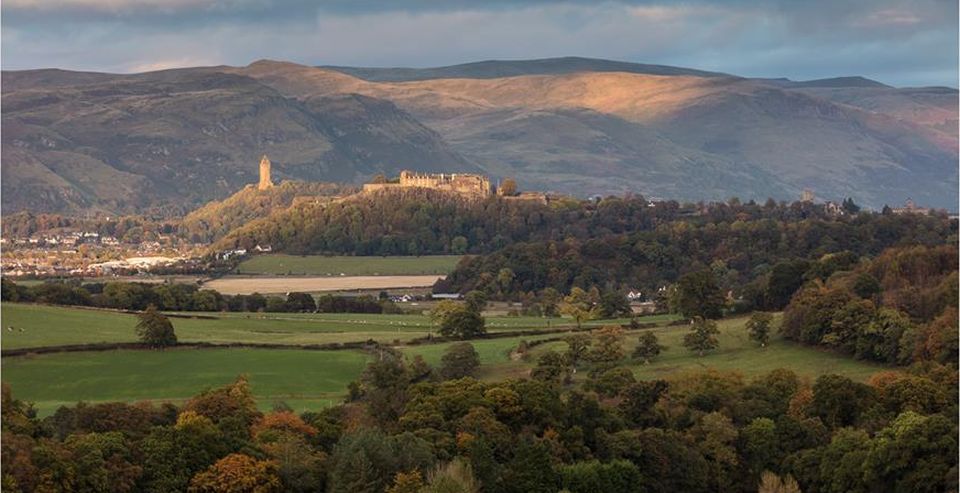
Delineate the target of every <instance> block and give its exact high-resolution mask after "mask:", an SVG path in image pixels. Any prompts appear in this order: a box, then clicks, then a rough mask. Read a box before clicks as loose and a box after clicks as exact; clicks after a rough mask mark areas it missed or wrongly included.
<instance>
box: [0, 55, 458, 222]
mask: <svg viewBox="0 0 960 493" xmlns="http://www.w3.org/2000/svg"><path fill="white" fill-rule="evenodd" d="M60 73H61V72H59V71H58V72H57V73H51V72H50V71H26V72H4V74H3V91H4V92H3V106H4V110H3V127H4V132H3V140H2V146H3V155H4V158H5V159H4V160H5V162H4V166H3V177H2V178H3V183H4V184H3V208H4V211H5V212H7V211H9V212H15V211H18V210H31V211H55V212H72V213H79V212H88V211H103V212H112V213H130V212H137V211H159V212H166V213H171V214H181V213H184V212H186V211H189V210H191V209H193V208H194V207H196V206H199V205H202V204H204V203H206V202H208V201H210V200H213V199H221V198H224V197H226V196H228V195H229V194H231V193H233V192H234V191H236V190H238V189H240V188H242V187H243V186H244V185H246V184H248V183H253V182H255V181H256V174H257V166H256V164H257V161H258V160H259V156H260V155H261V154H264V153H266V154H268V155H269V156H270V158H271V159H272V160H273V162H274V168H273V170H274V177H275V181H279V180H283V179H300V180H309V181H335V182H358V181H361V180H363V179H365V178H367V177H369V176H372V175H373V174H375V173H378V172H385V173H391V174H396V173H397V172H399V171H400V170H401V169H404V168H407V167H416V168H418V169H424V170H430V171H440V170H443V169H446V168H444V167H445V166H455V167H459V168H463V169H465V170H475V169H476V168H473V167H472V166H470V165H469V164H468V163H467V162H466V160H465V159H464V158H463V157H461V156H459V155H458V154H457V153H456V152H455V151H452V150H451V149H449V147H448V146H447V145H446V144H445V143H444V142H443V141H442V139H441V138H440V137H439V136H438V135H437V134H436V133H435V132H433V131H432V130H430V129H428V128H426V127H424V126H423V125H422V124H420V123H419V122H418V121H416V120H415V119H414V118H413V117H411V116H410V115H408V114H407V113H405V112H404V111H402V110H400V109H398V108H397V107H396V106H394V105H393V104H392V103H390V102H388V101H383V100H376V99H373V98H370V97H364V96H359V95H349V94H338V95H332V96H329V97H323V98H314V99H312V100H309V101H300V100H296V99H292V98H286V97H284V96H283V95H281V94H280V93H278V92H277V91H276V90H274V89H272V88H270V87H268V86H266V85H264V84H261V83H259V82H258V81H256V80H254V79H251V78H249V77H243V76H239V75H234V74H227V73H223V72H220V71H216V70H208V69H198V70H192V69H187V70H171V71H164V72H153V73H147V74H138V75H131V76H122V75H116V76H113V75H106V74H99V75H98V76H96V77H94V76H83V77H80V76H67V77H63V78H61V77H58V75H59V74H60ZM67 74H69V73H67Z"/></svg>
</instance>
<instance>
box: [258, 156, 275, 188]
mask: <svg viewBox="0 0 960 493" xmlns="http://www.w3.org/2000/svg"><path fill="white" fill-rule="evenodd" d="M272 186H273V182H272V181H270V160H269V159H267V155H266V154H264V155H263V157H262V158H260V184H259V185H257V189H259V190H266V189H268V188H270V187H272Z"/></svg>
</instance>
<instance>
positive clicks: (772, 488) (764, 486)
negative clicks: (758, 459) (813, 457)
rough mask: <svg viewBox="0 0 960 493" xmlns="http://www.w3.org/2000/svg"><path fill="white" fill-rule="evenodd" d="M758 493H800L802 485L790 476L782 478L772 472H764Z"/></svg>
mask: <svg viewBox="0 0 960 493" xmlns="http://www.w3.org/2000/svg"><path fill="white" fill-rule="evenodd" d="M757 493H800V485H799V484H797V480H796V479H793V476H790V475H789V474H788V475H787V476H786V477H783V478H781V477H780V476H777V475H776V474H774V473H772V472H770V471H763V474H761V475H760V486H759V487H758V489H757Z"/></svg>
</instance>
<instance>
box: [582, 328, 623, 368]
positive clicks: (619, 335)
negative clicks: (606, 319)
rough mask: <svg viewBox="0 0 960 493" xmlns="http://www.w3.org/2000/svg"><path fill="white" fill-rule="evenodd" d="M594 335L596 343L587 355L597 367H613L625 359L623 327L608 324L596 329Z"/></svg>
mask: <svg viewBox="0 0 960 493" xmlns="http://www.w3.org/2000/svg"><path fill="white" fill-rule="evenodd" d="M593 335H594V338H595V339H596V343H595V344H594V345H593V349H591V350H590V353H589V354H588V355H587V356H588V358H589V359H590V361H591V362H592V363H593V364H594V365H595V366H596V368H598V369H601V370H603V369H607V368H611V367H613V366H615V365H616V364H617V363H618V362H620V360H622V359H623V357H624V356H625V354H624V351H623V328H621V327H620V326H619V325H607V326H604V327H601V328H599V329H597V330H596V331H594V333H593Z"/></svg>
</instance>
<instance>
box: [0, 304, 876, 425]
mask: <svg viewBox="0 0 960 493" xmlns="http://www.w3.org/2000/svg"><path fill="white" fill-rule="evenodd" d="M190 315H194V316H196V315H199V316H200V317H215V318H179V317H176V318H171V320H172V322H173V324H174V327H175V330H176V333H177V336H178V338H179V340H180V341H182V342H212V343H228V342H252V343H268V344H315V343H329V342H353V341H365V340H368V339H374V340H377V341H380V342H384V343H388V344H394V343H396V344H398V347H399V348H400V350H401V351H403V352H404V354H406V355H407V356H408V357H413V356H415V355H420V356H422V357H423V358H424V359H425V360H426V361H427V362H428V363H430V364H431V365H433V366H434V367H436V366H439V365H440V362H441V358H442V356H443V353H444V351H445V350H446V349H447V348H448V347H449V346H450V344H452V343H440V344H421V345H410V344H407V342H408V341H410V340H411V339H413V338H416V337H422V336H426V335H427V334H429V333H431V332H432V331H434V330H435V329H434V327H433V326H431V325H430V321H429V319H428V318H427V317H426V316H424V315H379V314H376V315H374V314H325V313H316V314H313V313H311V314H300V313H208V314H196V313H193V314H190ZM674 319H675V317H672V316H662V315H661V316H651V317H644V318H642V319H641V321H643V322H657V323H659V324H661V325H660V326H659V327H656V328H652V329H643V330H652V331H654V333H656V334H657V336H658V337H659V339H660V343H661V344H663V345H665V346H667V349H666V350H665V351H664V352H663V353H662V354H661V355H660V357H658V358H656V359H655V360H654V361H653V362H651V363H650V364H643V363H642V362H638V361H634V360H629V361H628V365H629V368H631V369H632V370H633V372H634V374H635V375H636V376H637V378H640V379H652V378H665V379H670V378H672V377H675V376H677V375H681V374H684V373H688V372H691V371H696V370H700V369H707V368H713V369H717V370H727V371H738V372H740V373H742V374H743V375H744V376H746V377H752V376H756V375H759V374H763V373H766V372H768V371H770V370H773V369H775V368H788V369H790V370H793V371H794V372H796V373H797V374H799V375H801V376H804V377H807V378H811V379H813V378H816V377H817V376H819V375H822V374H826V373H837V374H840V375H845V376H848V377H850V378H853V379H856V380H861V381H862V380H865V379H867V378H868V377H869V376H870V375H871V374H873V373H875V372H877V371H879V370H882V369H884V367H883V366H880V365H874V364H869V363H865V362H862V361H857V360H854V359H851V358H848V357H844V356H840V355H837V354H833V353H829V352H825V351H822V350H819V349H815V348H810V347H806V346H801V345H798V344H794V343H792V342H789V341H785V340H783V339H782V338H780V337H779V335H777V334H774V336H773V339H772V341H771V343H770V344H769V345H768V346H767V347H766V348H760V347H759V346H758V345H757V344H756V343H755V342H753V341H751V340H750V339H749V338H748V337H747V333H746V330H745V329H744V324H745V323H746V320H747V319H746V318H745V317H741V318H733V319H726V320H722V321H720V322H719V328H720V331H721V333H720V335H719V341H720V346H719V348H718V349H717V350H715V351H711V352H709V353H707V354H705V355H704V356H703V357H699V356H697V355H696V354H695V353H693V352H691V351H688V350H687V349H686V348H684V347H683V346H682V344H681V342H682V339H683V335H684V334H685V333H686V332H687V331H688V330H689V329H688V327H687V326H672V327H671V326H666V325H665V324H666V323H667V322H669V321H671V320H674ZM612 322H618V323H624V322H626V321H625V320H617V321H592V322H590V323H589V326H600V325H603V324H606V323H612ZM487 323H488V330H489V331H490V332H493V333H496V332H501V331H511V330H528V331H530V333H528V334H524V335H523V336H517V337H506V338H496V339H481V340H474V341H470V342H471V343H472V344H473V345H474V347H475V348H476V349H477V352H478V353H479V355H480V360H481V363H482V366H481V369H480V373H479V377H480V378H482V379H489V380H497V379H503V378H518V377H525V376H527V375H528V374H529V371H530V369H532V368H533V367H534V365H535V364H536V361H537V359H538V358H539V356H540V355H542V354H543V353H544V352H546V351H549V350H551V349H553V350H557V351H563V350H564V349H565V348H566V344H565V343H563V342H560V341H555V342H547V343H544V344H542V345H539V346H535V347H534V348H532V350H531V351H529V353H528V354H527V356H526V357H525V358H522V359H518V358H511V357H510V355H511V352H512V351H513V350H514V349H516V348H517V346H518V345H519V344H520V342H521V341H523V340H526V341H528V342H532V341H536V340H538V339H545V338H556V337H562V335H563V334H562V333H561V334H558V333H537V330H538V329H545V328H548V327H550V328H555V327H557V326H558V325H561V326H567V327H571V326H572V322H571V321H570V320H567V319H552V320H548V319H542V318H533V317H488V319H487ZM3 325H4V329H3V336H2V347H3V349H14V348H24V347H40V346H50V345H62V344H81V343H96V342H133V341H135V340H136V338H135V334H134V326H135V325H136V317H135V316H134V315H131V314H125V313H118V312H113V311H104V310H86V309H79V308H66V307H54V306H43V305H31V304H17V303H4V305H3ZM7 327H12V328H13V330H12V331H8V330H7ZM20 329H23V331H21V330H20ZM638 335H639V332H638V331H630V332H628V333H627V338H626V341H625V346H626V350H627V354H629V353H631V352H632V351H633V348H634V346H635V344H636V341H637V338H638ZM366 360H367V356H365V355H364V354H363V353H362V352H359V351H349V350H340V351H310V350H298V349H260V348H257V349H246V348H242V349H241V348H229V349H227V348H215V349H214V348H211V349H190V348H178V349H170V350H166V351H137V350H118V351H103V352H83V353H57V354H44V355H28V356H22V357H5V358H3V360H2V370H3V381H4V382H5V383H9V384H10V385H11V386H12V388H13V391H14V395H16V396H17V397H18V398H21V399H24V400H27V401H32V402H34V403H35V404H36V406H37V408H38V410H39V411H40V413H41V414H43V415H46V414H49V413H50V412H53V411H54V410H55V409H56V408H57V407H58V406H60V405H65V404H74V403H76V402H77V401H80V400H84V401H89V402H101V401H113V400H122V401H130V402H132V401H140V400H154V401H171V402H180V401H182V400H183V399H186V398H189V397H190V396H192V395H194V394H196V393H197V392H199V391H201V390H203V389H205V388H209V387H215V386H220V385H224V384H225V383H228V382H230V381H231V380H232V379H233V378H235V377H236V376H237V375H240V374H247V375H248V376H249V377H250V380H251V384H252V386H253V390H254V393H255V394H256V395H257V397H258V402H259V403H260V405H261V406H264V407H270V406H271V405H272V403H274V402H275V401H279V400H282V401H285V402H287V403H288V404H290V405H291V406H292V407H294V409H297V410H298V411H302V410H307V409H318V408H321V407H324V406H327V405H330V404H332V403H334V402H338V401H339V400H340V399H342V397H343V395H344V393H345V392H346V386H347V384H348V383H349V382H350V381H351V380H354V379H355V378H357V377H358V376H359V374H360V372H361V371H362V370H363V367H364V364H365V361H366ZM585 375H586V372H580V373H579V376H578V378H585Z"/></svg>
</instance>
